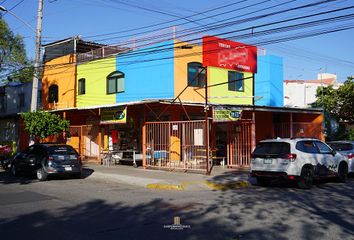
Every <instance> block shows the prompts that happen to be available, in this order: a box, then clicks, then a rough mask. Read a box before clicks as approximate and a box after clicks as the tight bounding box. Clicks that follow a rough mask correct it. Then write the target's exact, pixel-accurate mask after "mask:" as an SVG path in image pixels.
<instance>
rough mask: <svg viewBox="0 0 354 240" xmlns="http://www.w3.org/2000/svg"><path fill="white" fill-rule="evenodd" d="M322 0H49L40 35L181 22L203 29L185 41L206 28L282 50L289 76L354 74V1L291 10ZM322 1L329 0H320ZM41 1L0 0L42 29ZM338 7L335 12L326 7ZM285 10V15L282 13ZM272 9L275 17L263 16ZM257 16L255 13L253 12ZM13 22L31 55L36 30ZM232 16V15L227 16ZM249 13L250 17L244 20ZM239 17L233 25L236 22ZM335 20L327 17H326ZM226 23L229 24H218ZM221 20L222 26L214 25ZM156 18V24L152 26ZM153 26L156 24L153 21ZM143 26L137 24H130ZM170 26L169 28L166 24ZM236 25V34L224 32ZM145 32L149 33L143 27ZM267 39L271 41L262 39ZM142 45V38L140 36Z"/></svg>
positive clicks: (122, 35) (103, 34) (108, 37)
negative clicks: (277, 30)
mask: <svg viewBox="0 0 354 240" xmlns="http://www.w3.org/2000/svg"><path fill="white" fill-rule="evenodd" d="M316 2H321V0H234V1H231V0H222V1H221V0H220V1H211V0H193V1H191V0H189V1H187V0H179V1H172V0H128V1H124V0H90V1H88V0H44V15H43V32H42V36H43V38H42V42H43V43H44V44H45V43H49V42H52V41H57V40H60V39H63V38H67V37H71V36H75V35H80V36H81V37H82V38H83V39H85V40H89V41H98V42H100V43H106V44H125V43H126V41H128V40H132V39H139V38H140V37H141V36H146V35H148V36H156V35H157V33H156V32H155V31H153V30H158V29H160V31H159V34H161V32H163V33H166V32H168V33H169V34H172V26H174V25H177V27H176V29H177V35H178V34H179V33H182V32H183V31H186V30H188V29H191V32H195V29H196V28H198V29H201V32H200V33H199V34H197V35H191V36H187V37H185V39H184V40H188V39H192V38H195V37H200V36H202V35H204V34H205V35H206V34H208V35H216V34H222V35H220V36H221V37H225V38H231V37H232V40H235V41H239V42H244V43H248V44H257V45H258V47H260V48H262V49H265V51H266V53H267V54H274V55H279V56H282V57H283V60H284V78H285V79H315V78H316V77H317V73H319V72H329V73H334V74H337V76H338V80H339V81H343V80H345V79H346V77H347V76H351V75H354V47H353V43H352V41H353V40H352V39H353V37H354V28H352V27H354V20H353V17H352V16H351V15H350V14H354V8H350V9H347V10H341V11H339V10H338V9H341V8H345V7H351V6H354V1H352V0H337V1H335V0H332V1H328V2H327V3H324V4H319V5H316V6H313V7H309V8H301V9H298V10H294V11H287V10H289V9H291V8H294V7H298V6H302V5H305V4H310V3H316ZM322 2H326V1H324V0H322ZM37 4H38V2H37V1H36V0H0V5H2V6H4V7H5V8H7V9H9V10H11V11H12V12H13V13H14V14H16V15H17V16H18V17H20V18H21V19H23V20H24V21H25V22H27V23H28V24H30V25H31V26H33V28H36V21H37V18H36V15H37ZM333 10H338V11H336V12H333V13H327V14H324V13H325V12H329V11H333ZM282 11H286V12H284V13H282V14H276V13H277V12H278V13H279V12H282ZM316 13H322V14H319V15H318V16H316V17H311V18H310V17H308V18H305V19H299V20H297V21H288V22H284V23H280V24H273V25H268V26H263V27H261V26H260V25H264V24H270V23H274V22H277V21H284V20H286V19H289V18H299V17H303V16H306V15H310V14H316ZM265 14H268V15H269V16H267V17H265V16H263V17H262V18H260V16H261V15H265ZM344 15H346V16H347V17H346V20H342V21H336V22H334V20H333V19H332V20H333V21H331V22H330V23H327V24H321V25H317V26H313V27H308V28H306V27H301V26H300V27H298V28H297V29H296V30H292V31H286V32H283V33H277V34H270V33H267V34H266V33H264V34H258V35H257V34H254V35H245V36H244V37H243V38H242V37H241V38H240V35H244V34H249V33H251V31H252V30H249V29H248V30H244V31H240V29H247V28H250V27H254V29H253V33H258V32H259V31H264V30H269V29H274V28H280V27H289V26H290V25H294V24H301V23H306V22H313V21H316V20H323V19H325V18H328V19H329V18H333V17H339V16H342V18H343V16H344ZM252 17H257V20H252V21H251V19H250V18H252ZM3 18H4V19H5V21H6V22H7V23H8V24H9V25H10V28H11V29H12V30H13V31H14V32H15V33H19V34H21V35H22V36H24V37H25V43H26V48H27V52H28V55H29V56H30V57H31V58H33V56H34V45H35V33H34V32H33V31H31V30H30V29H29V28H28V27H27V26H26V25H24V24H23V23H22V22H21V21H19V20H18V19H16V18H15V17H13V16H12V15H11V14H8V13H7V14H5V15H4V16H3ZM227 19H229V20H227ZM245 19H248V20H247V21H245ZM231 21H233V22H234V24H231V23H230V22H231ZM328 21H329V20H328ZM225 22H227V24H225V25H220V24H223V23H225ZM215 24H219V25H218V26H219V28H216V29H212V27H213V26H215ZM151 25H155V26H151ZM149 26H150V27H149ZM136 28H140V29H139V30H136V31H130V30H132V29H136ZM162 28H165V29H164V30H161V29H162ZM342 28H350V29H349V30H345V31H340V32H334V33H330V34H324V35H318V33H320V32H324V31H330V30H338V29H342ZM226 32H230V34H224V33H226ZM143 33H144V34H143ZM305 34H314V35H316V36H313V37H310V38H302V39H297V40H292V41H286V42H281V43H275V41H277V40H278V39H280V38H284V37H295V36H300V37H301V36H303V35H305ZM265 41H268V42H270V43H271V44H262V43H264V42H265ZM136 42H137V44H139V41H138V40H136Z"/></svg>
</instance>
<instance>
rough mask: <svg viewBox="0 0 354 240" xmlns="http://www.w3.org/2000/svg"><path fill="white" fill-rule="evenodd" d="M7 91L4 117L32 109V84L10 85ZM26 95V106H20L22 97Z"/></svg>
mask: <svg viewBox="0 0 354 240" xmlns="http://www.w3.org/2000/svg"><path fill="white" fill-rule="evenodd" d="M5 89H6V90H5V91H6V112H5V113H4V115H8V114H16V113H19V112H27V111H29V110H30V109H31V99H32V82H28V83H14V84H12V85H11V84H8V85H7V86H6V87H5ZM21 94H24V100H25V101H24V105H23V106H21V105H20V95H21Z"/></svg>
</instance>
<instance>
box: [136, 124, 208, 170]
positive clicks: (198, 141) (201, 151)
mask: <svg viewBox="0 0 354 240" xmlns="http://www.w3.org/2000/svg"><path fill="white" fill-rule="evenodd" d="M143 132H144V133H143V134H144V135H145V139H144V143H143V148H144V150H145V151H143V152H145V159H146V165H145V166H146V167H153V168H159V169H168V170H174V169H181V170H197V171H207V169H208V168H209V167H210V162H207V157H206V152H205V151H206V145H205V142H206V140H205V139H206V136H205V121H175V122H148V123H146V125H145V127H144V130H143ZM207 163H209V164H207Z"/></svg>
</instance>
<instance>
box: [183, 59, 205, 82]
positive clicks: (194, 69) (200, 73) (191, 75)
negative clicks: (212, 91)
mask: <svg viewBox="0 0 354 240" xmlns="http://www.w3.org/2000/svg"><path fill="white" fill-rule="evenodd" d="M187 70H188V86H190V87H203V86H204V85H205V68H203V66H202V64H201V63H199V62H190V63H188V69H187Z"/></svg>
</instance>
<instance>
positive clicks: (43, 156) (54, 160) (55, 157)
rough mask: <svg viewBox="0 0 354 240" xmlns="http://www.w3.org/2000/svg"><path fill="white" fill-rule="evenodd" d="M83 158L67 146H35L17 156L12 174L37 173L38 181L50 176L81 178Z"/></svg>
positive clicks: (12, 166) (43, 144)
mask: <svg viewBox="0 0 354 240" xmlns="http://www.w3.org/2000/svg"><path fill="white" fill-rule="evenodd" d="M81 165H82V164H81V158H80V155H79V154H78V153H77V151H76V150H75V149H74V148H73V147H71V146H69V145H65V144H53V143H51V144H48V143H41V144H34V145H31V146H29V147H28V148H26V149H25V150H24V151H23V152H21V153H18V154H16V155H15V157H14V159H13V160H12V162H11V167H10V172H11V174H12V175H14V176H17V175H19V174H21V173H36V176H37V178H38V180H40V181H44V180H46V179H47V177H48V176H49V175H71V176H73V177H77V178H80V177H81V171H82V167H81Z"/></svg>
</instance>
